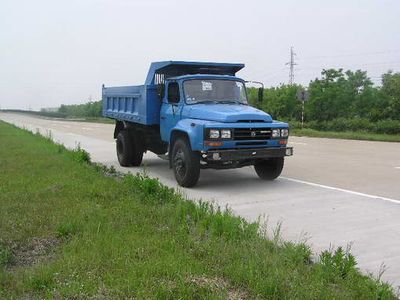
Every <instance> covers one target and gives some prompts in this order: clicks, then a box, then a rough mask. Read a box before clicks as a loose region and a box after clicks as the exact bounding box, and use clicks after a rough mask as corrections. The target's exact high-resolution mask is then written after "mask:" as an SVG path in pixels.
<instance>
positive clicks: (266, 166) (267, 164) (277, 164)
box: [254, 157, 284, 180]
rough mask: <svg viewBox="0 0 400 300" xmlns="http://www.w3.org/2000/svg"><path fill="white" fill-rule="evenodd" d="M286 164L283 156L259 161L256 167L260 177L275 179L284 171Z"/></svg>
mask: <svg viewBox="0 0 400 300" xmlns="http://www.w3.org/2000/svg"><path fill="white" fill-rule="evenodd" d="M283 165H284V158H283V157H276V158H270V159H265V160H260V161H257V162H256V163H255V164H254V169H255V170H256V173H257V175H258V177H260V178H261V179H263V180H274V179H276V178H278V177H279V175H281V173H282V169H283Z"/></svg>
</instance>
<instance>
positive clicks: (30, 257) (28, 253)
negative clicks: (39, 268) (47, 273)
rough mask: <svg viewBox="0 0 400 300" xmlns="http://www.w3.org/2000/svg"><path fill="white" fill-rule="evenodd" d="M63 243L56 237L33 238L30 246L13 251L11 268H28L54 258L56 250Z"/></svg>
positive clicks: (16, 248)
mask: <svg viewBox="0 0 400 300" xmlns="http://www.w3.org/2000/svg"><path fill="white" fill-rule="evenodd" d="M60 243H61V240H60V239H58V238H56V237H47V238H39V237H34V238H32V239H31V240H30V241H29V243H28V244H26V245H23V246H19V247H18V246H17V247H15V248H14V249H12V264H11V268H18V267H28V266H32V265H34V264H37V263H40V262H42V261H46V260H49V259H51V258H53V256H54V249H55V247H56V246H58V245H59V244H60Z"/></svg>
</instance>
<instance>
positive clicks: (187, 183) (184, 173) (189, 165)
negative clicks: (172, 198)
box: [171, 138, 200, 187]
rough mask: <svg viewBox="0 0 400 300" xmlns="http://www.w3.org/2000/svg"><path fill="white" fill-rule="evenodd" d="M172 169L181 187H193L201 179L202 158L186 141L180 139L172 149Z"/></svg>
mask: <svg viewBox="0 0 400 300" xmlns="http://www.w3.org/2000/svg"><path fill="white" fill-rule="evenodd" d="M171 159H172V168H173V169H174V175H175V179H176V181H177V182H178V184H179V185H180V186H183V187H193V186H195V185H196V183H197V182H198V180H199V177H200V156H199V154H198V153H196V152H193V151H192V149H191V147H190V144H189V142H188V141H187V140H186V139H183V138H178V139H177V140H176V141H175V143H174V145H173V148H172V156H171Z"/></svg>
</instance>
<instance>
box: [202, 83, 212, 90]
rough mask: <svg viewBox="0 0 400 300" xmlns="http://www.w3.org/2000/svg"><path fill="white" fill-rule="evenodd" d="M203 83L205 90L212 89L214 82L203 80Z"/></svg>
mask: <svg viewBox="0 0 400 300" xmlns="http://www.w3.org/2000/svg"><path fill="white" fill-rule="evenodd" d="M201 85H202V90H203V91H212V83H211V82H208V81H202V82H201Z"/></svg>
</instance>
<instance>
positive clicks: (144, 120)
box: [103, 85, 161, 125]
mask: <svg viewBox="0 0 400 300" xmlns="http://www.w3.org/2000/svg"><path fill="white" fill-rule="evenodd" d="M160 105H161V101H160V100H159V97H158V95H157V87H156V86H155V85H136V86H121V87H103V116H104V117H107V118H112V119H117V120H121V121H131V122H135V123H140V124H143V125H156V124H159V123H160Z"/></svg>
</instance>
